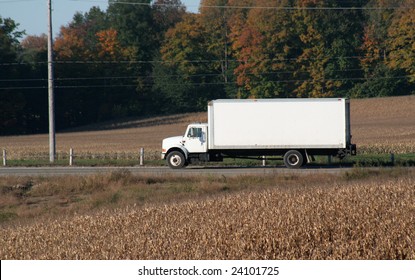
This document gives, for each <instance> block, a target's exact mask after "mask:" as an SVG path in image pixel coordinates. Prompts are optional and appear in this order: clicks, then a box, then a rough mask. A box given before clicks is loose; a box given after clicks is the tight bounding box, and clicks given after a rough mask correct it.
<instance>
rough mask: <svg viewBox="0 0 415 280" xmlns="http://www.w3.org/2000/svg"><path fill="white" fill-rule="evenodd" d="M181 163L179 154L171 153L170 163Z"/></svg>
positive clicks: (174, 164) (176, 164)
mask: <svg viewBox="0 0 415 280" xmlns="http://www.w3.org/2000/svg"><path fill="white" fill-rule="evenodd" d="M181 163H182V159H181V158H180V156H179V155H173V156H172V157H171V158H170V164H171V165H173V166H180V164H181Z"/></svg>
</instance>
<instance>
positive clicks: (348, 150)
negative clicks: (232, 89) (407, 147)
mask: <svg viewBox="0 0 415 280" xmlns="http://www.w3.org/2000/svg"><path fill="white" fill-rule="evenodd" d="M351 138H352V135H351V132H350V102H349V100H348V99H345V98H311V99H301V98H297V99H221V100H214V101H211V102H209V104H208V123H194V124H190V125H189V126H188V127H187V130H186V133H185V134H184V136H178V137H171V138H166V139H164V140H163V143H162V159H166V160H167V164H168V165H169V166H170V167H171V168H182V167H185V166H187V165H188V164H192V163H200V162H210V161H222V160H223V159H224V158H225V157H232V158H257V159H261V158H262V156H282V157H283V160H284V164H285V165H286V166H287V167H288V168H300V167H301V166H303V165H305V164H306V163H308V162H310V161H312V160H313V158H314V156H315V155H331V156H337V157H339V158H344V157H345V156H346V155H348V154H350V155H355V154H356V145H354V144H352V143H351Z"/></svg>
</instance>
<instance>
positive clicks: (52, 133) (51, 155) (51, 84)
mask: <svg viewBox="0 0 415 280" xmlns="http://www.w3.org/2000/svg"><path fill="white" fill-rule="evenodd" d="M53 89H54V80H53V33H52V0H48V97H49V161H50V163H54V162H55V154H56V137H55V102H54V92H53Z"/></svg>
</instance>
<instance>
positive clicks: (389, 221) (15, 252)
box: [0, 170, 415, 259]
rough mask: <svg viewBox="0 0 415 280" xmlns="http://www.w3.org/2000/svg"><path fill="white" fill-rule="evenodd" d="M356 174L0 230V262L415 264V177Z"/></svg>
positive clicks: (277, 181) (411, 174)
mask: <svg viewBox="0 0 415 280" xmlns="http://www.w3.org/2000/svg"><path fill="white" fill-rule="evenodd" d="M360 175H362V174H359V173H356V174H349V175H347V176H345V177H342V178H334V177H330V176H329V175H327V176H328V178H327V179H328V180H318V181H320V183H317V184H313V182H312V181H311V182H308V181H307V180H308V179H313V178H302V179H300V180H298V181H295V182H291V183H290V184H289V185H290V186H289V187H287V186H286V185H285V183H284V180H282V179H281V178H279V179H278V178H274V179H275V182H274V184H273V187H268V188H261V187H260V186H259V187H257V188H256V189H249V190H242V191H237V192H231V193H228V194H220V195H216V196H208V197H204V198H201V197H198V198H193V199H186V200H183V201H178V202H176V203H155V204H152V205H147V206H136V205H134V206H132V205H131V206H126V207H123V208H120V209H115V210H114V209H112V210H101V211H100V212H98V213H95V214H82V215H74V216H72V217H67V218H60V219H56V220H53V219H51V220H48V221H39V222H35V223H29V224H26V225H21V226H17V225H16V226H9V227H3V228H1V229H0V244H1V246H0V258H1V259H415V231H414V228H415V173H414V171H412V170H408V171H404V172H398V173H397V174H395V175H393V174H392V175H391V176H386V177H385V176H369V177H367V178H359V177H361V176H360ZM363 175H364V174H363ZM375 175H376V174H375ZM378 175H379V174H378ZM380 175H381V174H380ZM363 177H365V176H363ZM246 179H247V178H242V179H241V181H242V180H243V181H247V180H246ZM317 179H318V178H317ZM320 179H322V178H320ZM323 179H324V178H323ZM286 180H287V178H286ZM252 182H255V181H252ZM256 182H257V184H259V185H260V184H261V182H263V181H261V180H257V181H256ZM324 182H325V183H324Z"/></svg>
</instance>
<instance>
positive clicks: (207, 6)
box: [71, 0, 414, 10]
mask: <svg viewBox="0 0 415 280" xmlns="http://www.w3.org/2000/svg"><path fill="white" fill-rule="evenodd" d="M71 1H73V2H96V3H103V2H104V1H98V0H71ZM342 2H344V3H348V2H347V1H342ZM349 3H359V2H355V1H350V2H349ZM110 4H117V5H133V6H164V7H180V5H175V4H165V3H140V2H129V1H117V2H112V3H110ZM188 6H190V5H188ZM191 7H193V6H191ZM198 7H199V8H216V9H229V10H231V9H245V10H246V9H262V10H395V9H401V8H402V9H408V8H414V6H410V7H408V6H400V5H398V6H384V7H381V6H376V7H375V6H368V5H366V6H357V7H344V6H343V7H328V6H326V7H322V6H320V7H317V6H316V7H310V6H307V7H306V6H238V5H199V6H198Z"/></svg>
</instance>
